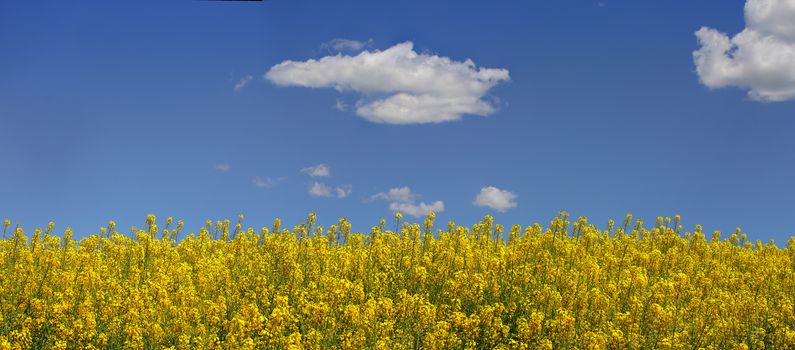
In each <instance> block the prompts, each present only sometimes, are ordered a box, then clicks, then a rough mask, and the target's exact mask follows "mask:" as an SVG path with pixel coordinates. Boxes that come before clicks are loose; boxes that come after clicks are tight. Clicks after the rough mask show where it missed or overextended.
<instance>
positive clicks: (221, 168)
mask: <svg viewBox="0 0 795 350" xmlns="http://www.w3.org/2000/svg"><path fill="white" fill-rule="evenodd" d="M213 168H214V169H215V170H218V171H220V172H222V173H228V172H229V170H230V169H231V167H230V166H229V164H228V163H220V164H216V165H215V166H213Z"/></svg>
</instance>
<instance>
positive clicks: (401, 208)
mask: <svg viewBox="0 0 795 350" xmlns="http://www.w3.org/2000/svg"><path fill="white" fill-rule="evenodd" d="M389 209H390V210H392V211H396V212H400V213H403V214H406V215H411V216H413V217H417V218H418V217H423V216H425V215H428V212H430V211H433V212H435V213H440V212H443V211H444V202H442V201H436V202H433V203H431V204H425V202H420V204H412V203H398V202H393V203H389Z"/></svg>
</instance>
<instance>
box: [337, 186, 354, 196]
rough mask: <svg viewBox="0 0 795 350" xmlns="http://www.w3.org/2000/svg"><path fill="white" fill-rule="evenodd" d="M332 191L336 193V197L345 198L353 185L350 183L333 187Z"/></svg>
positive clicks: (349, 193) (351, 190)
mask: <svg viewBox="0 0 795 350" xmlns="http://www.w3.org/2000/svg"><path fill="white" fill-rule="evenodd" d="M334 192H336V194H337V198H345V197H347V196H350V195H351V193H352V192H353V186H351V185H342V186H339V187H337V188H335V189H334Z"/></svg>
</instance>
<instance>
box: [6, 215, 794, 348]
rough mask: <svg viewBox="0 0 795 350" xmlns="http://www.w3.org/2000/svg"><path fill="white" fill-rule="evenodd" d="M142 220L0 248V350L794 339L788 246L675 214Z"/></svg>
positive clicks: (762, 343)
mask: <svg viewBox="0 0 795 350" xmlns="http://www.w3.org/2000/svg"><path fill="white" fill-rule="evenodd" d="M238 219H239V220H238V223H237V224H232V223H230V222H229V221H228V220H227V221H219V222H212V221H208V222H207V225H206V227H204V228H202V229H201V230H200V231H199V232H198V233H196V234H190V235H187V236H186V237H179V235H180V233H181V231H182V229H183V224H182V222H177V223H176V224H175V223H174V222H173V221H172V220H171V219H170V218H169V219H168V220H166V224H165V226H163V227H159V225H158V223H157V221H156V220H155V217H154V216H151V215H150V216H149V217H148V219H147V223H146V227H145V229H143V230H138V229H135V228H134V229H133V232H134V235H132V237H130V236H128V235H125V234H122V233H119V232H117V230H116V225H115V223H113V222H110V223H109V225H108V226H107V228H105V229H103V230H101V232H100V233H99V234H95V235H91V236H88V237H86V238H84V239H81V240H80V241H79V242H78V241H75V240H74V239H73V237H72V235H73V233H72V230H71V229H66V231H65V233H64V234H63V236H62V237H59V236H56V235H55V234H54V227H55V225H54V224H53V223H50V225H48V227H47V228H46V229H44V230H42V229H36V230H34V231H33V232H31V235H30V236H27V235H26V232H24V231H23V230H22V229H21V228H16V229H14V228H13V227H12V226H11V223H10V222H9V221H7V220H6V221H5V222H4V225H3V229H4V234H5V233H8V237H5V238H4V239H3V240H1V241H0V265H1V266H2V270H1V271H2V272H0V349H30V348H35V349H37V348H55V349H92V348H93V349H97V348H109V349H119V348H125V349H126V348H130V349H155V348H158V349H159V348H173V349H194V348H199V349H201V348H205V349H221V348H223V349H254V348H268V349H325V348H340V349H363V348H370V349H419V348H423V349H494V348H502V349H575V348H576V349H651V348H661V349H666V348H667V349H700V348H704V349H762V348H766V349H770V348H775V349H793V348H795V345H793V344H795V314H793V305H794V304H795V249H793V248H795V247H794V246H793V245H794V244H795V240H792V239H791V240H790V242H788V245H787V247H786V248H779V247H777V246H775V245H773V244H762V243H761V242H759V241H757V242H753V243H752V242H747V241H746V237H745V235H744V234H742V233H741V232H740V231H739V230H737V232H735V233H734V234H732V235H731V236H730V237H729V238H727V239H721V237H720V233H719V232H715V233H713V234H712V235H711V237H709V238H707V237H705V234H704V233H703V232H702V228H701V227H700V226H697V227H696V229H695V230H694V231H693V232H683V231H682V228H681V226H680V225H679V218H678V217H676V218H674V219H673V220H671V219H668V218H658V219H657V222H656V224H654V225H653V227H648V228H647V227H644V224H643V222H642V221H640V220H636V221H633V220H632V217H631V216H627V218H626V220H625V221H624V222H623V224H615V223H614V222H612V221H611V222H609V223H608V225H607V227H606V228H597V227H596V226H594V225H593V224H591V223H589V222H588V221H587V219H586V218H583V217H581V218H578V219H577V220H574V219H570V218H569V215H568V214H567V213H563V212H562V213H560V215H558V216H557V217H555V218H554V220H552V221H551V223H550V224H549V227H547V228H544V227H542V226H541V225H538V224H535V225H533V226H529V227H520V226H518V225H515V226H513V227H511V228H510V229H509V230H507V232H504V228H503V226H502V225H499V224H495V223H494V221H493V218H492V217H490V216H487V217H486V218H485V219H484V220H483V221H481V222H479V223H477V224H475V225H474V226H473V227H462V226H458V225H456V224H455V223H452V222H450V223H449V224H448V225H447V226H446V227H445V228H444V229H443V230H440V229H436V228H435V227H434V219H435V216H434V215H433V213H431V214H429V215H428V217H427V218H426V219H425V221H424V223H422V224H410V223H403V222H401V216H400V215H399V214H397V215H396V223H395V224H394V226H393V227H387V226H392V225H391V224H390V225H387V223H386V222H385V221H384V220H382V221H381V223H380V224H379V225H378V226H375V227H373V228H372V229H371V230H370V232H367V233H354V232H351V225H350V223H349V222H348V221H347V220H345V219H341V220H339V222H337V223H336V224H335V225H331V226H330V227H328V228H327V229H325V228H324V227H321V226H318V225H316V223H315V216H314V214H311V215H310V216H309V218H308V219H307V221H306V222H305V223H303V224H301V225H298V226H296V227H294V228H292V229H291V230H287V229H284V228H282V227H281V224H280V222H279V220H278V219H277V220H276V221H275V222H274V224H273V226H272V227H269V228H262V229H260V230H255V229H253V228H248V229H244V228H243V227H242V223H241V222H242V220H243V217H242V216H241V217H239V218H238Z"/></svg>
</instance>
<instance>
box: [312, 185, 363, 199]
mask: <svg viewBox="0 0 795 350" xmlns="http://www.w3.org/2000/svg"><path fill="white" fill-rule="evenodd" d="M352 192H353V186H351V185H343V186H338V187H331V186H329V185H326V184H324V183H322V182H317V181H315V182H313V183H312V185H310V186H309V195H310V196H313V197H337V198H345V197H348V196H349V195H350V194H351V193H352Z"/></svg>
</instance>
